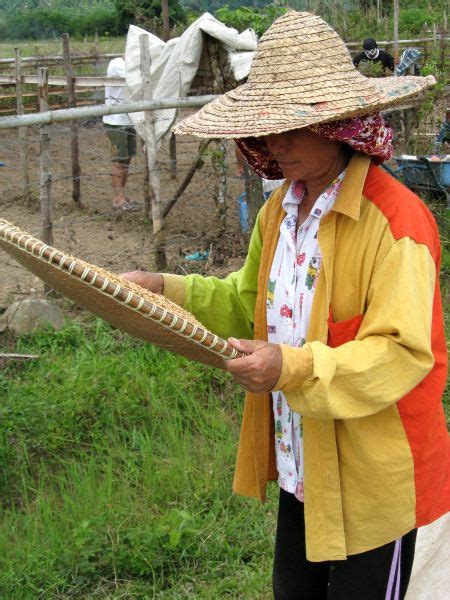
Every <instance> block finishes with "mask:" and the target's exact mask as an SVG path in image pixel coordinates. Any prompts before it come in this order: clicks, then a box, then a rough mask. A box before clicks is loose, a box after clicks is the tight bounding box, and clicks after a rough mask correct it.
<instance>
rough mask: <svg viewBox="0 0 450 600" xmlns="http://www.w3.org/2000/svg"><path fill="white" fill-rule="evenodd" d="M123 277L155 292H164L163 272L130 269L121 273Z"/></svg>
mask: <svg viewBox="0 0 450 600" xmlns="http://www.w3.org/2000/svg"><path fill="white" fill-rule="evenodd" d="M120 276H121V277H122V279H126V280H128V281H131V282H132V283H136V284H137V285H140V286H141V287H143V288H145V289H146V290H149V291H150V292H153V293H154V294H161V295H162V294H163V293H164V277H163V276H162V275H161V273H149V272H148V271H129V272H128V273H122V274H121V275H120Z"/></svg>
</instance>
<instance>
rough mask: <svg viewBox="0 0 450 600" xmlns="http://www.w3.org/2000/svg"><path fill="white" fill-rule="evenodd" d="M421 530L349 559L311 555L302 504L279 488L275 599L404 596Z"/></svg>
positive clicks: (342, 599)
mask: <svg viewBox="0 0 450 600" xmlns="http://www.w3.org/2000/svg"><path fill="white" fill-rule="evenodd" d="M416 535H417V529H414V530H413V531H410V532H409V533H407V534H406V535H404V536H403V537H402V538H401V539H400V540H398V541H397V542H391V543H389V544H386V545H385V546H381V547H380V548H374V549H373V550H369V551H368V552H363V553H361V554H355V555H353V556H349V557H348V558H347V560H339V561H326V562H310V561H308V560H306V548H305V519H304V513H303V503H302V502H299V501H298V500H297V499H296V498H295V496H294V495H293V494H290V493H288V492H285V491H284V490H280V503H279V507H278V525H277V535H276V542H275V559H274V567H273V591H274V597H275V600H400V599H402V598H404V596H405V594H406V589H407V587H408V583H409V578H410V575H411V569H412V564H413V560H414V547H415V544H416Z"/></svg>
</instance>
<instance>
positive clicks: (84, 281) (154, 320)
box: [0, 219, 241, 368]
mask: <svg viewBox="0 0 450 600" xmlns="http://www.w3.org/2000/svg"><path fill="white" fill-rule="evenodd" d="M0 247H1V248H3V249H4V250H5V251H6V252H7V253H8V254H9V255H10V256H12V257H13V258H15V259H16V260H17V262H18V263H20V264H21V265H22V266H24V267H25V268H26V269H27V270H28V271H31V272H32V273H34V274H35V275H37V276H38V277H39V278H40V279H42V280H43V281H44V282H45V283H47V284H48V285H49V286H50V287H51V288H52V289H54V290H56V291H57V292H59V293H61V294H62V295H64V296H66V297H67V298H69V299H70V300H72V301H73V302H75V304H77V305H78V306H80V307H82V308H84V309H86V310H88V311H89V312H91V313H93V314H95V315H97V316H98V317H101V318H102V319H104V320H105V321H107V322H108V323H110V324H111V325H114V326H115V327H117V328H119V329H121V330H123V331H125V332H126V333H128V334H130V335H132V336H133V337H135V338H138V339H141V340H144V341H146V342H150V343H152V344H156V345H157V346H159V347H160V348H163V349H164V350H170V351H171V352H175V353H176V354H181V355H182V356H185V357H187V358H189V359H191V360H195V361H198V362H201V363H204V364H206V365H210V366H214V367H218V368H224V361H225V360H227V359H231V358H236V357H238V356H241V354H240V353H238V352H237V351H236V350H235V349H234V348H233V347H232V346H230V345H229V344H228V343H227V342H226V341H225V340H222V339H221V338H219V337H218V336H216V335H214V334H213V333H211V332H210V331H208V330H207V329H206V328H204V327H203V326H202V325H200V324H199V323H198V322H197V321H195V319H194V317H192V318H189V315H188V313H186V311H183V309H181V307H178V306H177V305H176V304H174V303H173V302H169V301H167V300H166V299H165V298H163V297H161V296H159V297H158V296H156V295H155V294H151V293H150V292H148V290H144V289H143V288H141V287H140V286H136V285H135V284H131V285H130V283H129V282H127V281H125V280H123V281H122V280H121V279H120V280H119V279H118V277H117V276H115V275H113V274H112V273H108V272H107V271H104V270H103V269H100V268H98V267H95V266H93V265H87V263H84V262H83V261H81V260H79V259H76V258H73V257H69V256H67V255H65V254H64V253H63V252H60V251H58V250H56V249H55V248H53V247H52V246H48V245H46V244H45V243H44V242H42V241H41V240H38V239H37V238H34V237H32V236H31V235H29V234H27V233H24V232H23V231H21V230H20V229H18V228H17V227H14V226H13V225H11V224H10V223H8V222H6V221H3V220H1V219H0ZM149 298H150V299H149Z"/></svg>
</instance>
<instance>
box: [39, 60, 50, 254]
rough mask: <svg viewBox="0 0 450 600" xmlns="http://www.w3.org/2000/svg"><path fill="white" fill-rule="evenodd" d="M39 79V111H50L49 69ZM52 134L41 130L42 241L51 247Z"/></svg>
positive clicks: (40, 68) (43, 129)
mask: <svg viewBox="0 0 450 600" xmlns="http://www.w3.org/2000/svg"><path fill="white" fill-rule="evenodd" d="M38 78H39V110H41V111H42V112H46V111H47V110H48V83H47V79H48V69H47V67H39V68H38ZM50 160H51V159H50V133H49V128H48V125H41V128H40V169H41V176H40V184H41V193H40V202H41V219H42V240H43V241H44V242H45V243H46V244H48V245H49V246H51V245H52V244H53V207H52V197H51V187H52V176H51V172H50V164H51V163H50Z"/></svg>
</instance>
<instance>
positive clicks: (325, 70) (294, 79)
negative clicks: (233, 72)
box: [248, 11, 359, 102]
mask: <svg viewBox="0 0 450 600" xmlns="http://www.w3.org/2000/svg"><path fill="white" fill-rule="evenodd" d="M349 77H350V78H352V79H355V77H356V78H358V77H359V72H358V71H357V70H356V69H355V67H354V65H353V62H352V58H351V56H350V53H349V51H348V50H347V48H346V46H345V44H344V42H343V40H342V39H341V38H340V37H339V35H338V34H337V33H336V32H335V31H334V29H332V28H331V27H330V26H329V25H328V24H327V23H325V21H323V19H321V18H320V17H318V16H317V15H313V14H311V13H306V12H294V11H290V12H288V13H286V14H285V15H283V16H282V17H280V18H279V19H277V20H276V21H275V22H274V23H273V24H272V26H271V27H270V28H269V29H268V30H267V31H266V33H265V34H264V35H263V36H262V37H261V40H260V42H259V44H258V50H257V52H256V54H255V57H254V59H253V63H252V69H251V72H250V75H249V78H248V83H249V84H250V85H252V86H255V87H258V88H260V87H261V86H268V87H269V86H270V88H271V89H272V90H273V91H274V92H275V91H279V92H281V91H282V90H289V92H290V95H291V94H292V92H294V90H295V89H296V88H297V89H298V91H299V92H301V93H302V96H301V100H302V102H308V98H309V97H310V98H311V100H312V101H313V102H320V101H325V100H331V99H335V98H336V99H337V98H340V97H341V95H342V92H343V89H342V88H341V85H342V86H344V85H345V82H346V81H348V78H349ZM305 94H306V96H305Z"/></svg>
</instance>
